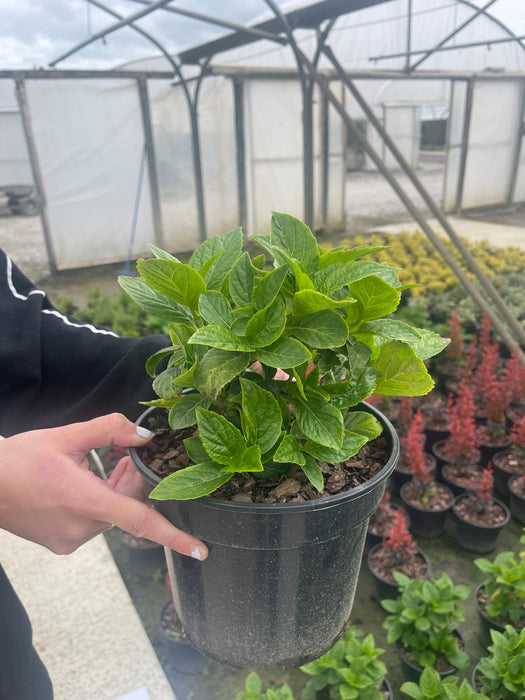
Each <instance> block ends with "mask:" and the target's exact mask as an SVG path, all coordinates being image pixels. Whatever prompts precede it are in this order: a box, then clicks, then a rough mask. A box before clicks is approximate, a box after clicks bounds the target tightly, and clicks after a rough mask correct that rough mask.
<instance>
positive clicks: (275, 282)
mask: <svg viewBox="0 0 525 700" xmlns="http://www.w3.org/2000/svg"><path fill="white" fill-rule="evenodd" d="M287 273H288V265H282V266H281V267H276V268H275V269H274V270H272V271H271V272H268V274H267V275H265V276H264V277H263V278H262V279H261V280H260V282H259V283H258V284H257V285H256V286H255V289H254V290H253V293H252V296H251V299H250V301H248V304H252V306H253V308H254V309H257V310H259V309H263V308H264V307H265V306H269V305H270V304H271V303H272V301H273V300H274V299H275V297H276V296H277V295H278V294H279V292H280V290H281V287H282V286H283V282H284V279H285V277H286V275H287Z"/></svg>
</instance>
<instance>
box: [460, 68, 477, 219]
mask: <svg viewBox="0 0 525 700" xmlns="http://www.w3.org/2000/svg"><path fill="white" fill-rule="evenodd" d="M473 94H474V83H473V81H472V80H469V81H468V82H467V97H466V102H465V114H464V117H463V133H462V136H461V159H460V161H459V175H458V187H457V199H456V213H457V214H459V213H460V212H461V209H462V206H461V203H462V201H463V187H464V185H465V172H466V169H467V156H468V140H469V134H470V121H471V117H472V99H473Z"/></svg>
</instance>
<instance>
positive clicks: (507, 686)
mask: <svg viewBox="0 0 525 700" xmlns="http://www.w3.org/2000/svg"><path fill="white" fill-rule="evenodd" d="M490 636H491V638H492V645H491V646H489V648H488V651H489V653H490V655H489V656H485V657H483V658H482V659H481V660H480V662H479V664H478V666H477V669H476V674H475V680H476V683H480V684H481V689H482V690H483V692H484V693H486V694H487V695H488V696H489V698H490V699H491V700H514V699H515V698H523V697H525V628H523V629H522V630H520V631H519V632H518V631H517V630H515V629H514V627H511V626H510V625H507V626H506V627H505V630H504V632H497V631H496V630H491V632H490Z"/></svg>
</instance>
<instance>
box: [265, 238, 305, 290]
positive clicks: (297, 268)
mask: <svg viewBox="0 0 525 700" xmlns="http://www.w3.org/2000/svg"><path fill="white" fill-rule="evenodd" d="M273 251H274V253H275V255H276V257H277V259H278V260H281V261H285V262H287V263H288V265H289V266H290V268H291V269H292V272H293V275H294V278H295V286H296V287H297V289H298V290H303V289H309V290H314V289H315V285H314V283H313V282H312V280H311V279H310V277H309V276H308V275H307V274H306V272H305V271H304V270H303V268H302V267H301V265H300V264H299V263H298V262H297V261H296V260H294V259H293V258H292V257H290V256H289V255H288V253H286V251H284V250H282V248H279V247H277V246H274V247H273Z"/></svg>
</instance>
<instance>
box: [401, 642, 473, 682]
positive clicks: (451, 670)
mask: <svg viewBox="0 0 525 700" xmlns="http://www.w3.org/2000/svg"><path fill="white" fill-rule="evenodd" d="M453 635H454V636H456V637H457V638H458V639H460V640H461V641H462V642H463V651H466V644H465V638H464V637H463V635H462V634H461V632H460V631H459V630H454V632H453ZM394 648H395V651H396V653H397V655H398V656H399V658H400V659H402V661H403V663H405V664H406V665H407V666H409V667H410V668H412V669H413V670H414V671H417V672H418V673H422V672H423V671H424V670H425V669H424V667H423V666H419V665H418V664H416V663H415V662H414V661H410V659H408V658H407V656H406V653H405V652H406V651H410V650H409V649H408V648H407V647H404V646H403V645H402V644H401V643H400V642H399V641H397V642H396V644H395V647H394ZM431 668H434V667H433V666H432V667H431ZM434 670H437V669H434ZM457 670H458V668H457V667H456V666H450V668H447V669H446V670H445V671H438V673H439V675H440V676H441V678H445V677H446V676H450V675H452V674H453V673H455V672H456V671H457Z"/></svg>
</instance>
